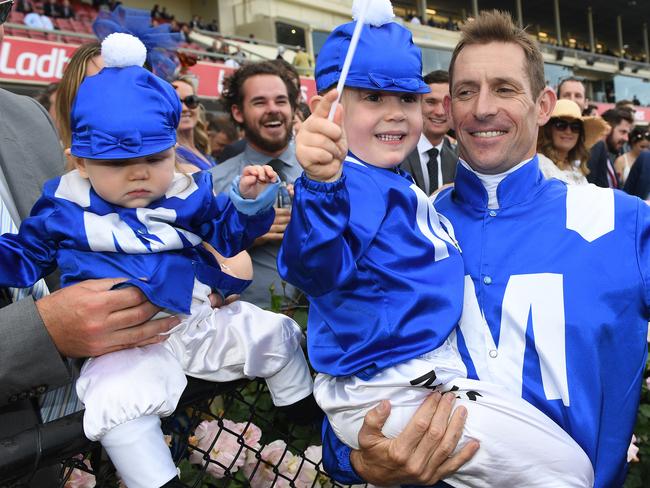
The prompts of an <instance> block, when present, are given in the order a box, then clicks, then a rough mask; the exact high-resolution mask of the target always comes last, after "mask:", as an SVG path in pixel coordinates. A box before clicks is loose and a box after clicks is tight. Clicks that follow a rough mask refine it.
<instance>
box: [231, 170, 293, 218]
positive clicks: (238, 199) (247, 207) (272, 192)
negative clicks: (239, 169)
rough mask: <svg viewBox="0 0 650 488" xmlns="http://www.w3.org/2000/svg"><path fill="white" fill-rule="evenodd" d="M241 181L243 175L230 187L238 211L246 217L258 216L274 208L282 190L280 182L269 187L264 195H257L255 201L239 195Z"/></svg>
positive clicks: (263, 192)
mask: <svg viewBox="0 0 650 488" xmlns="http://www.w3.org/2000/svg"><path fill="white" fill-rule="evenodd" d="M239 180H241V175H240V176H237V177H236V178H235V179H234V180H233V181H232V185H230V192H229V196H230V200H232V203H233V204H234V205H235V207H236V208H237V210H239V211H240V212H241V213H243V214H246V215H256V214H258V213H259V212H264V211H266V209H268V208H269V207H272V206H273V204H274V203H275V200H276V198H277V195H278V190H279V189H280V180H279V179H278V181H276V182H275V183H272V184H270V185H269V186H267V187H266V188H265V189H264V191H262V193H260V194H259V195H257V198H256V199H255V200H251V199H250V198H244V197H242V196H241V194H240V193H239Z"/></svg>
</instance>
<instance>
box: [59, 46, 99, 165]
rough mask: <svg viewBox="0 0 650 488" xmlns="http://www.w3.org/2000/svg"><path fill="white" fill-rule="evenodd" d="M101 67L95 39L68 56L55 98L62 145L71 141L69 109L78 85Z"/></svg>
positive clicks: (67, 145) (68, 144)
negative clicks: (68, 59) (68, 60)
mask: <svg viewBox="0 0 650 488" xmlns="http://www.w3.org/2000/svg"><path fill="white" fill-rule="evenodd" d="M103 67H104V60H103V59H102V56H101V44H100V43H99V42H97V41H95V42H89V43H87V44H82V45H81V46H79V48H77V50H76V51H75V52H74V54H73V55H72V57H71V58H70V62H69V63H68V65H67V66H66V68H65V71H64V72H63V78H62V79H61V82H60V83H59V88H58V89H57V92H56V98H55V113H56V117H55V119H56V124H57V129H58V130H59V139H61V143H62V144H63V147H70V145H71V142H72V141H71V131H70V111H71V110H72V102H73V101H74V98H75V96H76V95H77V90H78V89H79V85H81V82H82V81H83V80H84V78H86V76H93V75H96V74H97V73H99V72H100V70H101V69H102V68H103ZM66 164H68V163H66ZM66 169H67V170H70V169H72V168H71V167H68V168H66Z"/></svg>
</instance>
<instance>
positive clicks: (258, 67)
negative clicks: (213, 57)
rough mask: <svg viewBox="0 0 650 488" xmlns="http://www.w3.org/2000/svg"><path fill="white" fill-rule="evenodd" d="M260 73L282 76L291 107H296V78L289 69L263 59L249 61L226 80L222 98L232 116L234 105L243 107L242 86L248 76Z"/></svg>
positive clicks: (224, 106)
mask: <svg viewBox="0 0 650 488" xmlns="http://www.w3.org/2000/svg"><path fill="white" fill-rule="evenodd" d="M259 75H272V76H277V77H278V78H280V79H281V80H282V81H283V82H284V84H285V86H286V87H287V95H288V96H289V103H290V104H291V109H292V110H295V109H296V100H297V99H298V93H299V92H298V88H297V87H296V84H295V80H293V79H291V77H290V76H289V74H288V73H287V71H286V70H284V69H282V68H280V67H279V66H278V65H277V64H276V63H273V62H271V61H261V62H259V63H249V64H246V65H244V66H242V67H241V68H239V69H238V70H236V71H235V72H234V73H233V74H232V75H231V76H229V77H228V78H226V79H225V80H224V82H223V92H222V94H221V99H222V100H223V108H224V111H226V112H227V113H229V114H230V116H231V117H232V107H233V105H237V106H238V107H240V108H241V107H242V103H243V101H244V93H243V91H242V87H243V86H244V82H245V81H246V80H247V79H248V78H252V77H253V76H259ZM233 121H234V122H235V123H236V124H238V122H237V121H235V119H233ZM238 125H239V124H238Z"/></svg>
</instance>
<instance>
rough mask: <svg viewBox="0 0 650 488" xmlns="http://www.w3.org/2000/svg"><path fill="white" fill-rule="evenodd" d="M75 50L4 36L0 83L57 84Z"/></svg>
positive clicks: (50, 42)
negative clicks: (54, 82)
mask: <svg viewBox="0 0 650 488" xmlns="http://www.w3.org/2000/svg"><path fill="white" fill-rule="evenodd" d="M77 47H78V46H76V45H74V44H64V43H61V42H52V41H37V40H32V39H22V38H19V37H11V36H6V37H5V38H4V40H3V41H2V42H1V43H0V80H3V81H19V82H24V83H39V84H47V83H51V82H53V81H59V80H60V79H61V77H62V76H63V68H64V67H65V65H66V64H67V62H68V61H69V60H70V56H72V53H73V52H75V50H76V49H77Z"/></svg>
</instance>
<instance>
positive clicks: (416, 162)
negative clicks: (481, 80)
mask: <svg viewBox="0 0 650 488" xmlns="http://www.w3.org/2000/svg"><path fill="white" fill-rule="evenodd" d="M424 82H425V83H426V84H427V85H429V88H430V89H431V92H430V93H425V94H424V95H422V119H423V125H422V135H421V136H420V140H419V141H418V145H417V147H416V148H415V149H414V150H413V152H412V153H411V154H409V156H408V157H407V158H406V161H404V162H403V163H402V164H401V166H400V167H401V168H402V169H403V170H404V171H407V172H409V173H410V174H411V176H413V179H414V180H415V184H416V185H418V186H419V187H420V189H421V190H422V191H423V192H424V193H426V194H427V195H431V194H432V193H433V192H435V191H436V190H437V189H438V188H440V187H441V186H442V185H444V184H447V183H452V182H453V181H454V176H456V161H457V160H458V152H457V151H456V148H455V147H454V146H452V144H451V142H449V139H448V138H447V131H449V118H448V116H447V113H446V112H445V107H444V105H443V101H444V99H445V97H448V96H449V73H447V72H446V71H442V70H439V71H432V72H431V73H429V74H427V75H426V76H425V77H424Z"/></svg>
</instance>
